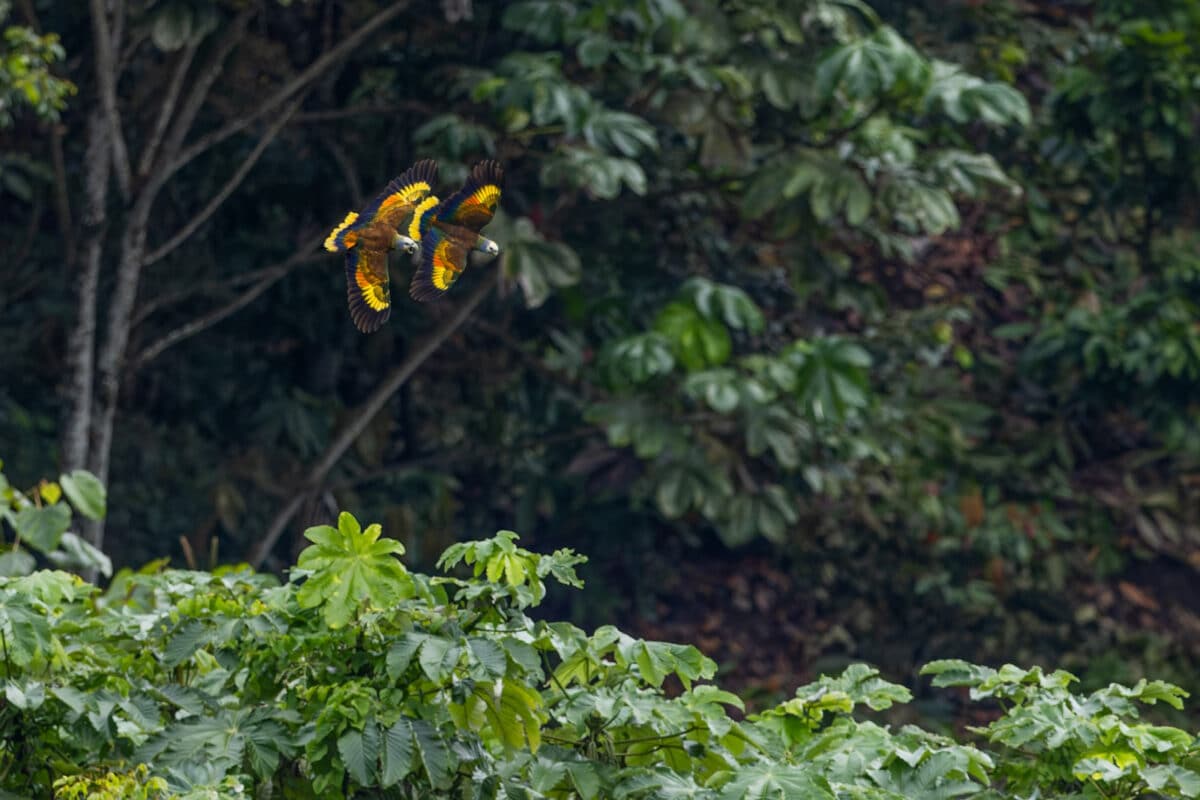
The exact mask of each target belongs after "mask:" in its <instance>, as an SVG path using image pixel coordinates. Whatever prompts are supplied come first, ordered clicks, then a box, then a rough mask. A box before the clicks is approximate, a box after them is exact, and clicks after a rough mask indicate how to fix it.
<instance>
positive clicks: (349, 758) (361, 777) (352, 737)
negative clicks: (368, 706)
mask: <svg viewBox="0 0 1200 800" xmlns="http://www.w3.org/2000/svg"><path fill="white" fill-rule="evenodd" d="M374 725H375V723H374V722H370V721H368V725H367V728H369V729H374ZM337 746H338V755H340V756H341V757H342V763H343V764H345V766H346V772H348V773H350V777H351V778H353V779H354V780H355V781H356V782H357V783H358V785H359V786H370V785H371V784H373V783H374V781H375V761H376V759H378V758H379V753H378V749H379V741H378V734H377V733H376V734H375V735H374V736H373V737H369V736H368V735H367V733H366V731H365V730H362V731H356V730H349V731H346V732H345V733H344V734H342V735H341V737H339V738H338V742H337ZM372 746H373V747H374V750H372Z"/></svg>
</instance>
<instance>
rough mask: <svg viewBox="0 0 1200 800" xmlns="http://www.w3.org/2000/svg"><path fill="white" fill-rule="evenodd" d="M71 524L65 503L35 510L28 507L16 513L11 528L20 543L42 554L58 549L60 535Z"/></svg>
mask: <svg viewBox="0 0 1200 800" xmlns="http://www.w3.org/2000/svg"><path fill="white" fill-rule="evenodd" d="M70 524H71V509H70V508H68V507H67V505H66V504H65V503H57V504H55V505H52V506H43V507H42V508H37V507H35V506H30V507H28V508H24V509H22V510H20V511H18V512H17V513H16V515H15V516H14V518H13V527H14V528H15V529H16V532H17V535H18V536H20V537H21V539H22V541H24V542H25V543H26V544H28V545H29V546H30V547H32V548H33V549H34V550H38V551H39V552H42V553H48V552H50V551H51V550H56V549H57V548H58V544H59V542H60V541H61V540H62V535H63V534H64V533H65V532H66V530H67V527H68V526H69V525H70Z"/></svg>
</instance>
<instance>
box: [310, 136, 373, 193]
mask: <svg viewBox="0 0 1200 800" xmlns="http://www.w3.org/2000/svg"><path fill="white" fill-rule="evenodd" d="M317 138H318V139H319V140H320V142H321V144H323V145H325V147H326V148H327V149H328V150H329V152H330V154H331V155H332V156H333V160H334V161H336V162H337V165H338V169H340V170H341V171H342V177H343V178H344V179H345V180H346V188H347V189H349V190H350V201H351V204H352V205H353V206H354V208H360V207H361V206H362V204H363V190H362V183H361V182H360V181H359V180H358V173H356V172H355V171H354V162H353V161H352V160H351V159H350V156H349V155H348V154H347V153H346V150H345V148H343V147H342V146H341V145H340V144H338V143H337V141H336V140H335V139H334V138H333V137H332V136H325V135H321V136H318V137H317Z"/></svg>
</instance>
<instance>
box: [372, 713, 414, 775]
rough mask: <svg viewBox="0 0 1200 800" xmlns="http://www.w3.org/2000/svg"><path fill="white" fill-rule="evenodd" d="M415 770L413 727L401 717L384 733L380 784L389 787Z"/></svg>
mask: <svg viewBox="0 0 1200 800" xmlns="http://www.w3.org/2000/svg"><path fill="white" fill-rule="evenodd" d="M412 770H413V728H412V723H411V722H409V720H407V719H404V718H401V719H399V720H397V721H396V723H395V724H394V725H392V726H391V727H389V728H388V729H387V730H385V731H384V733H383V775H382V777H381V778H380V782H379V783H380V786H381V787H382V788H384V789H387V788H388V787H390V786H394V785H396V784H397V783H399V782H400V781H402V780H404V779H405V778H406V777H408V774H409V773H410V772H412Z"/></svg>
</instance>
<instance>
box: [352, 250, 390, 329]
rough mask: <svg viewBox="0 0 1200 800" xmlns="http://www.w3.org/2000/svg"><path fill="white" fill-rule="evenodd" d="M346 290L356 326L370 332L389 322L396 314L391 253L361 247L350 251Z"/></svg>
mask: <svg viewBox="0 0 1200 800" xmlns="http://www.w3.org/2000/svg"><path fill="white" fill-rule="evenodd" d="M346 290H347V291H346V294H347V300H348V301H349V304H350V319H351V320H353V321H354V326H355V327H356V328H358V329H359V330H360V331H362V332H363V333H370V332H371V331H374V330H378V329H379V327H380V326H382V325H383V323H385V322H387V319H388V316H389V315H390V314H391V313H392V297H391V291H390V290H389V288H388V267H387V253H384V252H378V251H375V250H363V249H361V248H357V247H356V248H354V249H352V250H347V251H346Z"/></svg>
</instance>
